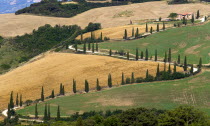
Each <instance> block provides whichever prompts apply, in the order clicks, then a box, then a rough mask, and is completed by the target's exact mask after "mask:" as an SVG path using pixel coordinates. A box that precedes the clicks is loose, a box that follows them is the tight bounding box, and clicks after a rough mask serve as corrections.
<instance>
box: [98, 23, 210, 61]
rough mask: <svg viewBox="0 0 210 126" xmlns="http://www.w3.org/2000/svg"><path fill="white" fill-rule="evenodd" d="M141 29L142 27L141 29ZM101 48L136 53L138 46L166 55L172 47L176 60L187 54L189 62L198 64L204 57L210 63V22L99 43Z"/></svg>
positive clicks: (141, 49)
mask: <svg viewBox="0 0 210 126" xmlns="http://www.w3.org/2000/svg"><path fill="white" fill-rule="evenodd" d="M140 30H141V29H140ZM99 48H100V49H112V50H118V51H120V50H124V51H126V52H127V51H129V52H130V53H132V54H135V50H136V48H138V49H139V50H140V51H144V52H145V50H146V48H148V50H149V56H153V58H154V55H155V49H157V50H158V56H159V57H162V58H163V57H164V54H165V51H168V49H169V48H171V49H172V58H173V60H174V61H175V60H176V59H177V56H178V54H180V55H181V59H182V62H183V60H184V56H187V58H188V63H189V64H198V61H199V58H200V57H202V60H203V63H204V64H207V63H210V23H207V24H205V25H200V26H188V27H182V28H174V29H170V30H166V31H164V32H160V33H156V34H153V35H151V36H148V37H147V38H143V39H139V40H131V41H121V42H119V41H118V42H103V43H100V44H99Z"/></svg>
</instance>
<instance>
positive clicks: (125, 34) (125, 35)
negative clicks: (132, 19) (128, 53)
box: [124, 29, 128, 39]
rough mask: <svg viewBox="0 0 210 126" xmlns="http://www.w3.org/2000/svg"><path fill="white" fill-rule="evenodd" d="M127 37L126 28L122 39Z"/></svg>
mask: <svg viewBox="0 0 210 126" xmlns="http://www.w3.org/2000/svg"><path fill="white" fill-rule="evenodd" d="M127 38H128V34H127V29H125V33H124V39H127Z"/></svg>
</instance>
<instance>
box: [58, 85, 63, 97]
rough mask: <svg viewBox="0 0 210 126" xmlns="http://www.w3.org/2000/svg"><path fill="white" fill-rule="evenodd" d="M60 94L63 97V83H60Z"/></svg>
mask: <svg viewBox="0 0 210 126" xmlns="http://www.w3.org/2000/svg"><path fill="white" fill-rule="evenodd" d="M59 94H60V95H63V84H62V83H60V93H59Z"/></svg>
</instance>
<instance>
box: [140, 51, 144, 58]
mask: <svg viewBox="0 0 210 126" xmlns="http://www.w3.org/2000/svg"><path fill="white" fill-rule="evenodd" d="M143 58H144V52H143V51H141V59H143Z"/></svg>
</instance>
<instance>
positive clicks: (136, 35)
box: [135, 28, 139, 38]
mask: <svg viewBox="0 0 210 126" xmlns="http://www.w3.org/2000/svg"><path fill="white" fill-rule="evenodd" d="M138 37H139V28H136V34H135V38H138Z"/></svg>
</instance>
